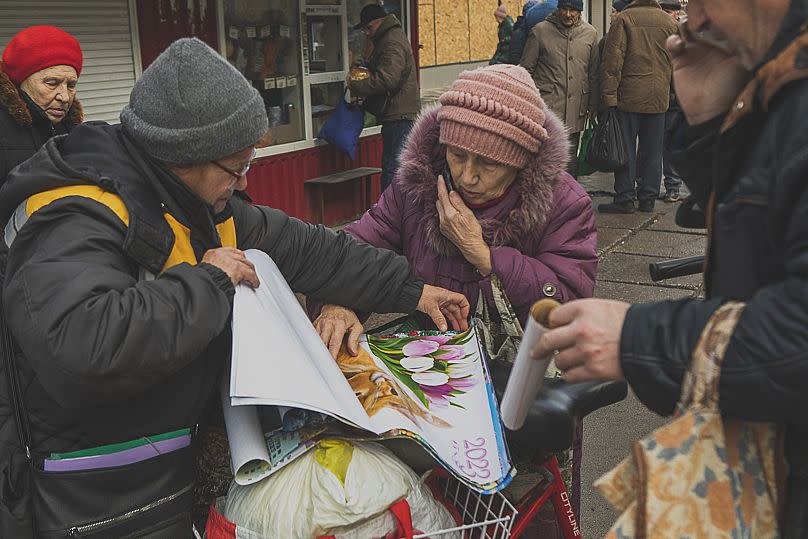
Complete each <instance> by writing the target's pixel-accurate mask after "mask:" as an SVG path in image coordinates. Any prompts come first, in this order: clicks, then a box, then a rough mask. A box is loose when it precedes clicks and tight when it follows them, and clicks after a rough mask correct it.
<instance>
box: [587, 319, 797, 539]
mask: <svg viewBox="0 0 808 539" xmlns="http://www.w3.org/2000/svg"><path fill="white" fill-rule="evenodd" d="M744 307H745V305H744V304H742V303H728V304H726V305H724V306H722V307H721V308H719V309H718V311H716V312H715V313H714V314H713V316H712V318H711V319H710V321H709V322H708V323H707V326H706V327H705V329H704V332H703V333H702V335H701V339H700V340H699V343H698V345H697V346H696V350H695V352H694V353H693V358H692V361H691V365H690V369H689V371H688V372H687V373H686V375H685V379H684V382H683V384H682V395H681V398H680V401H679V405H678V407H677V413H676V416H675V418H674V419H673V421H671V422H670V423H668V424H667V425H665V426H663V427H661V428H659V429H657V430H656V431H655V432H653V433H652V434H651V435H650V436H648V437H647V438H645V439H644V440H641V441H638V442H635V444H634V448H633V451H632V455H630V456H629V457H628V458H627V459H625V460H624V461H623V462H621V463H620V464H619V465H617V467H616V468H614V469H613V470H612V471H610V472H609V473H607V474H606V475H604V476H603V477H601V478H600V479H599V480H598V481H597V482H596V483H595V486H596V487H597V488H598V490H600V492H601V493H602V494H603V495H604V496H605V497H606V499H607V500H608V501H609V502H610V503H611V504H612V505H613V506H614V507H615V508H616V509H617V510H618V511H621V512H622V514H621V516H620V517H619V519H618V520H617V522H616V523H615V524H614V526H612V529H611V530H610V531H609V533H608V534H607V535H606V537H607V538H609V539H611V538H614V539H618V538H633V537H654V538H663V539H664V538H671V539H673V538H677V539H678V538H680V537H700V538H702V537H703V538H712V537H737V538H742V537H754V538H755V539H765V538H774V537H778V536H779V534H778V526H777V504H778V503H782V500H781V499H780V498H781V496H778V492H777V488H776V485H777V484H778V481H777V479H776V477H775V476H778V477H779V473H780V472H781V471H782V467H781V466H780V465H781V464H782V452H781V447H780V441H781V440H780V438H779V437H778V429H777V426H776V425H774V424H772V423H752V422H746V421H737V420H725V419H722V417H721V411H720V410H719V408H718V379H719V375H720V372H721V362H722V360H723V357H724V353H725V351H726V348H727V344H728V343H729V340H730V337H731V336H732V332H733V330H734V329H735V325H736V324H737V322H738V320H739V319H740V317H741V314H742V313H743V309H744ZM778 455H779V457H778ZM780 484H782V483H780Z"/></svg>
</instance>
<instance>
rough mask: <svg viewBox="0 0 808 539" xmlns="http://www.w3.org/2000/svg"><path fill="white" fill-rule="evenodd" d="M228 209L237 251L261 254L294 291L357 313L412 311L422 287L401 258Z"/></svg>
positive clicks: (289, 221)
mask: <svg viewBox="0 0 808 539" xmlns="http://www.w3.org/2000/svg"><path fill="white" fill-rule="evenodd" d="M232 205H233V211H234V218H235V221H236V236H237V237H238V243H239V248H240V249H260V250H262V251H264V252H266V253H267V254H268V255H269V256H271V257H272V259H273V260H274V261H275V263H276V264H277V265H278V268H279V269H280V270H281V272H282V273H283V276H284V277H285V278H286V280H287V282H288V283H289V286H290V287H291V288H292V289H293V290H294V291H295V292H300V293H302V294H306V295H307V296H311V297H313V298H315V299H317V300H320V301H323V302H326V303H334V304H337V305H344V306H346V307H350V308H352V309H357V310H360V311H368V312H397V313H408V314H409V313H412V312H413V311H415V308H416V307H417V305H418V301H419V300H420V298H421V293H422V292H423V286H424V285H423V281H421V280H419V279H416V278H414V277H412V275H411V272H410V266H409V264H408V263H407V260H406V259H405V258H404V257H402V256H398V255H396V254H395V253H393V252H392V251H387V250H384V249H377V248H375V247H371V246H369V245H365V244H362V243H359V242H358V241H356V240H355V239H353V238H352V237H351V236H349V235H348V234H345V233H344V232H334V231H332V230H330V229H328V228H326V227H324V226H322V225H312V224H308V223H304V222H303V221H300V220H298V219H294V218H292V217H289V216H288V215H286V214H285V213H283V212H282V211H280V210H276V209H273V208H268V207H266V206H251V205H249V204H247V203H245V202H243V201H240V200H235V199H233V201H232Z"/></svg>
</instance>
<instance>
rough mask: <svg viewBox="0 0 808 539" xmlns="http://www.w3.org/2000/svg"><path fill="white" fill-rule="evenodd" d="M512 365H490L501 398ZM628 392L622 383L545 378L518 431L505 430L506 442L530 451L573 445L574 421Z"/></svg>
mask: <svg viewBox="0 0 808 539" xmlns="http://www.w3.org/2000/svg"><path fill="white" fill-rule="evenodd" d="M511 367H512V366H511V364H509V363H504V362H496V364H494V363H493V362H492V363H491V364H489V369H490V371H491V378H492V381H493V383H494V392H495V393H496V395H497V399H498V400H500V401H501V400H502V395H503V393H504V392H505V386H506V384H507V383H508V376H510V373H511ZM627 394H628V385H627V384H626V383H625V382H582V383H577V384H568V383H567V382H565V381H564V380H561V379H547V380H545V381H544V384H543V385H542V388H541V390H540V391H539V395H538V396H537V397H536V400H535V402H534V403H533V406H531V408H530V411H529V412H528V415H527V419H526V420H525V424H524V426H523V427H522V428H521V429H519V430H515V431H512V430H509V429H505V432H506V435H507V438H508V444H509V446H510V447H511V450H512V452H513V450H514V449H517V450H518V449H519V448H525V449H527V448H529V449H530V450H531V451H533V452H551V451H562V450H564V449H567V448H569V447H570V446H572V437H573V433H574V432H575V426H576V422H577V421H578V420H580V419H582V418H583V417H585V416H587V415H588V414H590V413H592V412H594V411H595V410H598V409H600V408H604V407H606V406H609V405H610V404H614V403H616V402H620V401H622V400H623V399H625V398H626V395H627Z"/></svg>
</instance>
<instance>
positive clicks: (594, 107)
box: [587, 36, 600, 113]
mask: <svg viewBox="0 0 808 539" xmlns="http://www.w3.org/2000/svg"><path fill="white" fill-rule="evenodd" d="M596 37H597V36H596ZM587 75H588V78H589V104H588V105H587V112H589V113H595V112H597V111H598V105H599V104H600V46H599V44H598V43H597V42H595V43H593V44H592V50H591V51H590V54H589V66H588V69H587Z"/></svg>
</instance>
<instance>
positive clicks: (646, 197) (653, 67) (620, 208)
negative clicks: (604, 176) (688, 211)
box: [598, 0, 677, 213]
mask: <svg viewBox="0 0 808 539" xmlns="http://www.w3.org/2000/svg"><path fill="white" fill-rule="evenodd" d="M676 29H677V27H676V22H675V21H674V20H673V19H672V18H671V17H670V16H669V15H668V14H667V13H665V12H664V11H663V10H662V8H661V7H660V5H659V3H658V2H657V1H656V0H634V2H632V3H631V4H629V5H628V6H627V7H626V8H625V9H624V10H623V11H622V12H621V13H620V15H619V16H618V17H617V18H616V19H615V21H614V24H613V25H612V27H611V28H610V29H609V34H608V36H607V38H606V44H605V46H604V49H603V57H602V58H601V100H602V104H603V106H604V107H605V108H616V109H617V116H618V120H619V122H620V126H621V129H622V131H623V143H624V145H625V149H626V152H627V153H628V158H629V161H628V166H627V167H625V168H623V169H621V170H618V171H617V172H615V175H614V176H615V182H614V190H615V197H614V201H613V202H611V203H608V204H601V205H600V206H598V211H600V212H603V213H633V212H634V211H635V207H634V201H633V198H634V195H635V180H637V179H639V180H640V181H641V184H640V191H639V193H637V198H638V206H639V210H640V211H642V212H652V211H653V210H654V204H655V202H656V199H657V197H658V196H659V187H660V183H661V181H662V145H663V139H664V135H665V113H666V112H667V110H668V105H669V101H670V84H671V61H670V54H669V53H668V50H667V49H666V48H665V41H666V40H667V38H668V36H670V35H671V34H674V33H675V32H676ZM638 139H639V148H638ZM638 153H639V156H640V159H641V160H638V159H637V156H638Z"/></svg>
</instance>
